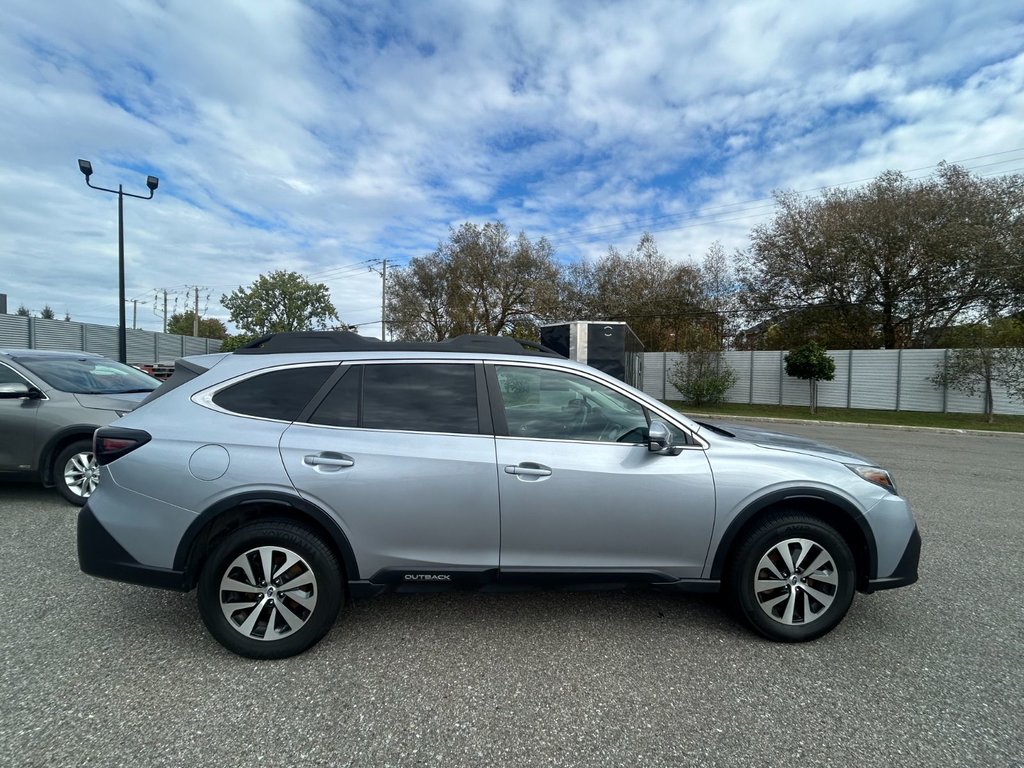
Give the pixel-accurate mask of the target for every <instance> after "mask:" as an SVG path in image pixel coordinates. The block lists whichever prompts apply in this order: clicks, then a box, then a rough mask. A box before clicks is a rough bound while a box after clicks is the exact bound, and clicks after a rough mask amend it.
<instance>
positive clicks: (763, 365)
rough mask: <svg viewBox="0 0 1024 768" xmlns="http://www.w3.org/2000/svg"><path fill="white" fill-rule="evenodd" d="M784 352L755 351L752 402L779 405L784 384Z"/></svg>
mask: <svg viewBox="0 0 1024 768" xmlns="http://www.w3.org/2000/svg"><path fill="white" fill-rule="evenodd" d="M781 371H782V352H755V353H754V394H753V398H752V402H754V403H758V404H761V405H778V404H779V394H780V387H781V385H782V381H781V379H782V377H781Z"/></svg>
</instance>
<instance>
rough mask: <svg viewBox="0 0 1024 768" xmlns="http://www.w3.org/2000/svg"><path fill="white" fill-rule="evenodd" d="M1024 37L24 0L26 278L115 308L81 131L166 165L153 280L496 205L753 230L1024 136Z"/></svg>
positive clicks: (663, 232)
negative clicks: (774, 216) (795, 207)
mask: <svg viewBox="0 0 1024 768" xmlns="http://www.w3.org/2000/svg"><path fill="white" fill-rule="evenodd" d="M1022 40H1024V24H1022V14H1021V13H1020V10H1019V8H1018V6H1017V4H1014V3H1011V2H1001V3H1000V2H992V3H984V4H981V5H975V4H972V3H968V2H962V1H960V0H957V1H956V2H950V3H944V4H943V5H942V6H941V7H939V6H935V4H933V3H924V2H920V3H914V2H867V3H849V4H838V5H837V4H822V3H813V2H800V3H789V4H780V3H778V2H767V1H764V2H760V1H757V2H755V1H753V0H750V1H748V2H739V3H732V4H729V5H723V4H707V3H698V2H676V1H674V0H662V1H660V2H655V1H653V0H652V2H644V3H607V4H582V3H574V2H562V3H555V2H515V3H513V2H498V1H497V0H494V1H493V2H491V1H488V2H456V1H455V0H446V1H445V2H438V3H429V4H428V3H420V2H403V3H399V4H395V5H392V4H386V5H385V4H378V3H375V2H366V3H345V4H336V3H328V2H325V3H322V4H310V5H305V4H300V3H298V2H291V1H288V0H275V1H274V2H260V3H250V2H241V1H239V2H234V3H226V2H222V3H205V4H197V3H192V2H186V1H185V0H178V1H177V2H166V3H160V4H158V3H151V2H143V1H142V0H121V2H120V3H118V4H116V5H114V4H111V5H110V6H109V7H107V8H106V9H105V10H104V12H102V13H99V12H97V11H96V9H95V8H94V7H93V6H92V5H91V4H84V3H74V2H70V1H68V2H56V3H34V4H33V3H27V2H26V3H21V4H18V5H16V6H15V7H14V8H12V9H9V10H8V13H7V15H6V18H5V25H4V26H3V27H2V28H0V68H2V72H3V77H0V109H2V110H3V113H4V114H5V120H4V121H2V122H0V142H2V145H3V146H4V147H5V149H6V150H7V151H6V152H5V153H4V156H3V157H2V158H0V227H3V230H4V232H5V237H4V239H3V241H2V245H0V275H2V277H0V292H6V293H7V294H8V295H9V296H10V302H11V304H12V305H13V306H15V307H16V306H17V305H18V304H21V303H24V304H26V305H28V306H30V307H32V308H34V309H39V308H41V307H42V305H43V304H46V303H49V304H50V305H52V306H54V308H55V309H57V310H58V311H63V309H64V308H65V307H66V308H67V309H68V310H69V311H70V312H71V314H72V316H75V317H81V318H82V319H88V320H94V321H103V322H114V321H115V319H116V316H117V300H116V293H115V290H116V232H115V228H116V221H115V203H114V200H113V197H112V196H104V195H100V194H99V193H96V192H92V191H90V190H88V189H86V188H85V185H84V184H83V182H82V178H81V176H79V175H78V173H77V170H76V167H75V160H76V159H77V158H78V157H86V158H89V159H91V160H92V161H93V163H94V167H95V169H96V175H95V177H94V181H95V183H98V184H104V185H107V186H109V185H116V184H117V183H120V182H123V183H125V184H126V187H127V188H128V189H130V190H132V191H142V190H143V189H144V176H145V174H146V173H148V172H155V173H157V174H158V175H160V176H161V186H160V189H159V190H158V192H157V195H156V198H155V199H154V200H153V201H149V202H142V201H135V200H130V201H128V203H127V204H126V207H125V212H126V238H127V243H126V247H127V252H128V283H129V288H128V295H129V296H133V295H148V293H149V292H150V290H151V289H152V288H160V287H175V286H177V287H183V286H185V285H202V286H209V287H210V289H209V291H208V292H209V293H210V295H211V296H213V298H214V299H216V298H217V297H219V295H220V293H222V292H225V291H227V290H230V288H231V287H232V286H237V285H239V284H248V283H249V282H251V281H252V280H253V279H255V278H256V277H257V276H258V274H259V273H260V272H265V271H268V270H271V269H296V270H298V271H302V272H305V273H308V274H317V273H327V272H328V270H330V269H331V268H332V267H333V268H336V267H338V266H340V265H346V264H356V263H359V262H364V261H365V260H366V259H368V258H383V257H387V258H389V259H396V260H402V259H406V258H408V257H410V256H413V255H418V254H422V253H425V252H427V251H429V250H431V249H432V248H433V247H434V245H435V244H436V243H437V241H438V240H440V239H442V238H444V237H445V235H446V233H447V227H448V225H449V224H456V225H457V224H458V223H459V222H461V221H464V220H469V219H472V220H476V221H481V220H487V219H489V218H501V219H503V220H504V221H505V222H506V223H507V224H508V225H509V226H510V227H511V228H512V229H513V230H519V229H525V230H526V232H527V234H528V235H529V236H530V237H532V238H537V237H540V236H542V235H543V236H547V237H549V239H551V240H552V241H553V242H555V243H556V244H559V253H560V255H561V256H563V257H565V258H572V257H576V256H579V255H591V256H592V255H595V254H600V253H602V252H604V251H605V250H606V248H607V247H608V245H609V244H614V245H616V246H618V247H621V248H628V247H631V246H632V245H634V244H635V242H636V240H637V239H638V237H639V234H640V231H641V230H642V229H644V228H645V227H647V228H650V229H652V230H654V231H655V232H656V237H657V239H658V241H659V244H660V246H661V250H662V252H664V253H667V254H670V255H672V256H674V257H678V258H685V257H686V256H687V255H692V256H695V257H698V258H699V257H700V256H701V255H702V254H703V253H704V252H705V251H706V250H707V248H708V246H709V245H710V244H711V242H712V241H715V240H719V241H722V242H723V244H724V245H725V246H726V248H727V250H731V249H733V248H736V247H742V246H744V245H745V244H746V235H747V233H748V232H749V229H750V227H751V225H752V224H754V223H757V221H759V220H762V219H763V217H764V216H765V215H766V214H767V213H769V212H770V207H768V206H765V205H764V204H763V202H762V203H757V202H749V201H759V200H761V201H763V199H764V198H765V197H766V196H767V195H768V194H769V193H770V191H771V190H772V189H775V188H796V189H813V188H815V187H819V186H823V185H830V184H840V183H844V182H849V181H852V180H856V179H862V178H870V177H872V176H874V175H876V174H877V173H879V172H880V171H882V170H885V169H887V168H903V169H911V168H920V167H923V166H930V165H933V164H934V163H935V162H937V161H939V160H942V159H947V160H957V159H965V158H971V157H976V156H980V155H985V154H990V153H996V152H1003V151H1005V150H1009V149H1015V148H1017V147H1018V146H1020V145H1024V142H1021V141H1020V139H1019V138H1018V137H1019V126H1020V124H1021V122H1022V118H1024V54H1022ZM1015 157H1024V152H1021V153H1019V155H1014V154H1012V153H1010V154H1006V155H1000V156H998V157H996V158H995V160H997V161H998V160H1005V161H1006V162H1005V163H1004V164H1003V165H1000V166H993V167H986V168H985V169H984V170H985V172H988V171H991V170H996V171H998V170H1000V169H1003V170H1018V169H1019V168H1020V166H1021V165H1024V162H1021V161H1019V160H1018V161H1017V165H1016V166H1015V165H1014V164H1013V159H1014V158H1015ZM984 162H985V161H983V160H981V161H977V163H978V164H979V165H980V164H981V163H984ZM55 265H56V266H57V269H56V270H55V269H54V267H55ZM364 267H365V265H362V264H357V266H356V267H354V268H352V269H351V270H335V271H334V272H331V273H328V277H326V278H324V279H325V280H326V281H327V282H328V284H329V286H330V287H331V290H332V293H333V295H334V297H335V301H336V303H337V304H338V307H339V309H340V310H341V311H342V314H343V316H344V317H345V319H346V321H348V322H366V321H369V320H372V319H374V318H376V317H378V316H379V290H380V279H379V277H378V276H377V275H375V274H373V273H372V272H369V271H367V270H365V268H364ZM204 293H205V292H204ZM211 312H213V313H214V314H218V313H219V314H220V315H221V316H224V313H223V310H220V309H219V308H217V307H216V306H214V307H212V308H211ZM146 322H147V323H148V327H156V321H155V320H154V319H153V317H152V315H149V316H147V318H146Z"/></svg>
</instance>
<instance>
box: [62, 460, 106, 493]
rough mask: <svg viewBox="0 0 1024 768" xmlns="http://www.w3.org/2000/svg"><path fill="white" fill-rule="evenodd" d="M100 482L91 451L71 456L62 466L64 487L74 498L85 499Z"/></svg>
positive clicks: (97, 468) (98, 470) (97, 466)
mask: <svg viewBox="0 0 1024 768" xmlns="http://www.w3.org/2000/svg"><path fill="white" fill-rule="evenodd" d="M99 482H100V467H99V465H98V464H97V463H96V458H95V457H94V456H93V455H92V451H83V452H81V453H76V454H73V455H72V456H71V457H70V458H69V459H68V460H67V462H66V463H65V464H64V485H66V486H67V489H68V491H70V492H71V493H72V494H74V495H75V496H78V497H81V498H83V499H87V498H89V497H90V496H92V493H93V491H95V490H96V486H97V485H99Z"/></svg>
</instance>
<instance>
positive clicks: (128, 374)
mask: <svg viewBox="0 0 1024 768" xmlns="http://www.w3.org/2000/svg"><path fill="white" fill-rule="evenodd" d="M15 359H16V360H17V361H18V362H19V363H20V364H21V365H23V366H25V367H26V368H28V369H29V370H30V371H32V373H34V374H35V375H36V376H38V377H39V378H41V379H42V380H43V381H45V382H46V383H47V384H49V385H50V386H51V387H54V388H55V389H59V390H61V391H62V392H71V393H73V394H76V395H120V394H124V393H127V392H151V391H153V390H154V389H156V388H157V387H158V386H159V385H160V382H159V381H158V380H157V379H154V378H153V377H152V376H149V375H148V374H145V373H143V372H142V371H139V370H136V369H135V368H131V367H130V366H127V365H122V364H121V363H115V362H114V361H113V360H108V359H107V358H105V357H21V358H15Z"/></svg>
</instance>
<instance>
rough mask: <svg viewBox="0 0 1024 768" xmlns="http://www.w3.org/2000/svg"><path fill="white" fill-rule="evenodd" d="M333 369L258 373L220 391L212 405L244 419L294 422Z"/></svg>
mask: <svg viewBox="0 0 1024 768" xmlns="http://www.w3.org/2000/svg"><path fill="white" fill-rule="evenodd" d="M336 367H337V366H336V365H334V364H332V365H317V366H304V367H298V368H284V369H281V370H277V371H270V372H268V373H261V374H259V375H257V376H253V377H252V378H249V379H245V380H244V381H240V382H238V383H237V384H232V385H231V386H230V387H227V388H226V389H222V390H221V391H220V392H218V393H217V394H216V395H214V396H213V402H214V404H215V405H217V406H218V407H220V408H223V409H224V410H226V411H231V412H232V413H238V414H241V415H243V416H256V417H259V418H261V419H274V420H276V421H295V420H296V419H297V418H298V417H299V414H300V413H301V412H302V409H303V408H305V407H306V404H307V403H309V401H310V400H311V399H312V398H313V396H314V395H315V394H316V393H317V392H318V391H319V390H320V388H321V387H322V386H323V385H324V384H325V383H326V382H327V378H328V377H329V376H330V375H331V373H332V372H333V371H334V369H335V368H336Z"/></svg>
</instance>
